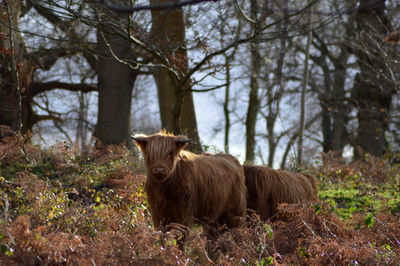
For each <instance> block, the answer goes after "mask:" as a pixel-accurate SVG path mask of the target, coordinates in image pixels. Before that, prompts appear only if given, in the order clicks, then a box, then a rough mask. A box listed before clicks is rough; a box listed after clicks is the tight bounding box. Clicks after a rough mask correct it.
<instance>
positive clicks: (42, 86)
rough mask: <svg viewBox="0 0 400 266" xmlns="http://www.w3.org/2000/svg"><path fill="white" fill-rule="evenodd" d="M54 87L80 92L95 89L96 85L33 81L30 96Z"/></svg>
mask: <svg viewBox="0 0 400 266" xmlns="http://www.w3.org/2000/svg"><path fill="white" fill-rule="evenodd" d="M54 89H61V90H69V91H82V92H90V91H97V87H96V86H93V85H88V84H81V83H65V82H58V81H49V82H44V83H41V82H34V83H33V84H32V92H31V93H32V96H35V95H37V94H39V93H41V92H45V91H50V90H54Z"/></svg>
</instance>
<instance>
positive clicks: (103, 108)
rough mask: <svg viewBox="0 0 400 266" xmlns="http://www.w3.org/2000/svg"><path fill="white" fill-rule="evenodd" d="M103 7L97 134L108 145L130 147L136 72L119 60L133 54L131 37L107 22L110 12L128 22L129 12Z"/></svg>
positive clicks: (112, 15) (98, 36) (99, 46)
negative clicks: (125, 36)
mask: <svg viewBox="0 0 400 266" xmlns="http://www.w3.org/2000/svg"><path fill="white" fill-rule="evenodd" d="M104 11H105V12H106V14H102V15H100V19H101V20H103V22H104V23H103V24H102V25H101V26H100V27H99V28H98V30H97V42H98V49H99V51H101V52H102V53H103V54H102V56H99V60H98V69H97V74H98V89H99V103H98V118H97V125H96V130H95V134H94V135H95V136H96V137H97V138H98V139H99V140H100V141H101V142H102V143H103V144H105V145H110V144H120V143H124V142H125V143H126V145H127V146H128V147H131V146H132V141H131V138H130V136H129V133H130V118H131V116H130V113H131V112H130V109H131V101H132V90H133V85H134V83H135V80H136V77H137V72H136V70H134V69H132V68H130V67H129V66H128V65H126V64H124V63H121V62H119V61H118V60H126V59H129V58H132V57H133V56H134V55H133V51H132V49H131V44H130V42H129V40H127V39H126V38H124V37H122V36H119V35H118V34H117V32H118V28H116V27H115V26H110V25H111V23H107V22H110V21H109V20H110V18H109V16H110V17H111V18H117V17H118V19H119V21H121V20H123V21H124V22H125V23H128V15H126V14H116V13H112V12H111V11H109V10H104ZM115 57H116V58H115Z"/></svg>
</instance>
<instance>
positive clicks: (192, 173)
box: [133, 131, 246, 229]
mask: <svg viewBox="0 0 400 266" xmlns="http://www.w3.org/2000/svg"><path fill="white" fill-rule="evenodd" d="M133 139H134V140H135V142H136V145H137V146H138V148H139V149H140V150H141V152H142V153H143V157H144V161H145V165H146V168H147V181H146V185H145V190H146V193H147V198H148V202H149V205H150V211H151V216H152V219H153V224H154V227H155V228H156V229H163V228H165V227H168V225H170V224H182V225H184V226H187V227H190V226H191V225H192V224H194V223H198V224H213V223H215V222H218V223H224V224H226V225H227V226H228V227H236V226H239V225H241V224H242V223H243V222H244V221H245V220H246V186H245V177H244V172H243V168H242V166H241V165H240V163H239V161H238V160H237V159H236V158H234V157H233V156H230V155H227V154H216V155H196V154H194V153H191V152H189V151H185V150H183V149H184V148H185V147H186V145H187V144H188V142H190V141H189V140H188V139H187V138H186V137H183V136H174V135H172V134H168V133H166V132H165V131H160V132H159V133H156V134H153V135H150V136H146V135H135V136H133Z"/></svg>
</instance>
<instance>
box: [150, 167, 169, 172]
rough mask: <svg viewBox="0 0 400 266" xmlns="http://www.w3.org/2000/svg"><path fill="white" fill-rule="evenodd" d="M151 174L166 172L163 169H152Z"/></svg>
mask: <svg viewBox="0 0 400 266" xmlns="http://www.w3.org/2000/svg"><path fill="white" fill-rule="evenodd" d="M151 173H152V174H166V173H167V170H166V169H165V168H164V167H153V169H152V170H151Z"/></svg>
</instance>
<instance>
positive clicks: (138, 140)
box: [131, 135, 147, 151]
mask: <svg viewBox="0 0 400 266" xmlns="http://www.w3.org/2000/svg"><path fill="white" fill-rule="evenodd" d="M131 137H132V139H133V140H134V141H135V144H136V146H137V147H138V148H139V149H140V150H141V151H143V150H144V149H145V148H146V144H147V138H146V137H142V136H137V135H135V136H131Z"/></svg>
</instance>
